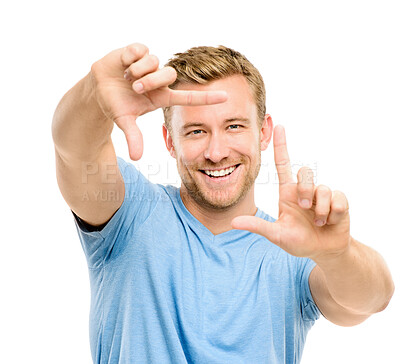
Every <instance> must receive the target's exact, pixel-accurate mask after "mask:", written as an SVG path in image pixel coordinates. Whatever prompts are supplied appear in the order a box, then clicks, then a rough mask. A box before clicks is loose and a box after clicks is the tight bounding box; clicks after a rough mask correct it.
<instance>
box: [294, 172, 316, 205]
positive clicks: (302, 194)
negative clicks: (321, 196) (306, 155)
mask: <svg viewBox="0 0 400 364" xmlns="http://www.w3.org/2000/svg"><path fill="white" fill-rule="evenodd" d="M297 195H298V200H299V205H300V206H301V207H302V208H303V209H309V208H311V206H312V202H313V198H314V173H313V171H312V170H311V169H310V168H308V167H302V168H300V169H299V171H298V172H297Z"/></svg>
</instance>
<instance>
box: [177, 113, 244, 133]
mask: <svg viewBox="0 0 400 364" xmlns="http://www.w3.org/2000/svg"><path fill="white" fill-rule="evenodd" d="M234 121H241V122H242V123H245V124H250V120H249V119H248V118H243V117H241V116H236V117H232V118H228V119H225V120H224V123H225V124H226V123H232V122H234ZM203 125H204V123H201V122H188V123H185V125H183V126H182V128H181V132H182V131H185V130H187V129H190V128H197V127H200V126H203Z"/></svg>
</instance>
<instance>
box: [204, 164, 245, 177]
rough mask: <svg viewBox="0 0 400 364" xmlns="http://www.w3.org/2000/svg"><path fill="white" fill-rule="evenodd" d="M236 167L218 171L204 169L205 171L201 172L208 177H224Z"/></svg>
mask: <svg viewBox="0 0 400 364" xmlns="http://www.w3.org/2000/svg"><path fill="white" fill-rule="evenodd" d="M237 167H238V165H236V166H232V167H229V168H226V169H219V170H209V169H205V170H202V172H203V173H205V174H206V175H207V176H210V177H225V176H229V175H230V174H231V173H232V172H233V171H234V170H235V169H236V168H237Z"/></svg>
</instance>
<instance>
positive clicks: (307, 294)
mask: <svg viewBox="0 0 400 364" xmlns="http://www.w3.org/2000/svg"><path fill="white" fill-rule="evenodd" d="M315 266H316V263H315V262H314V261H312V260H311V259H309V258H297V282H296V283H297V284H296V287H297V289H298V298H299V303H300V312H301V316H302V318H303V320H304V321H311V322H314V321H315V320H317V319H318V318H319V317H320V315H321V313H320V311H319V309H318V306H317V305H316V303H315V302H314V299H313V297H312V295H311V290H310V284H309V282H308V279H309V277H310V273H311V271H312V270H313V269H314V267H315Z"/></svg>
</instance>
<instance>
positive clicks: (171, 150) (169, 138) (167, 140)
mask: <svg viewBox="0 0 400 364" xmlns="http://www.w3.org/2000/svg"><path fill="white" fill-rule="evenodd" d="M162 128H163V137H164V142H165V146H166V147H167V149H168V152H169V154H171V157H173V158H175V148H174V143H173V141H172V135H171V134H170V132H169V131H168V129H167V127H166V126H165V124H163V126H162Z"/></svg>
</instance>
